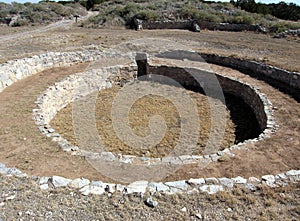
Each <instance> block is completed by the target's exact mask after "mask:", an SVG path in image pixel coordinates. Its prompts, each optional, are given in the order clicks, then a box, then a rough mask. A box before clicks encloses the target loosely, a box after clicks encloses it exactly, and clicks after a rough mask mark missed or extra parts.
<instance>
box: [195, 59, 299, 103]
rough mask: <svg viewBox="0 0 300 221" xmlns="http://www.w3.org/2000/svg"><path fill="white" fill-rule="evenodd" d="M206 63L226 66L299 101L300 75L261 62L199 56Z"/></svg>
mask: <svg viewBox="0 0 300 221" xmlns="http://www.w3.org/2000/svg"><path fill="white" fill-rule="evenodd" d="M200 55H201V57H202V58H203V59H204V60H205V61H206V62H208V63H213V64H217V65H222V66H227V67H231V68H234V69H237V70H239V71H241V72H243V73H246V74H248V75H250V76H252V77H256V78H259V79H262V80H264V81H266V82H267V83H269V84H270V85H272V86H275V87H277V88H279V89H280V90H282V91H283V92H286V93H288V94H290V95H291V96H293V97H294V98H295V99H296V100H297V101H299V100H300V93H299V91H300V73H298V72H291V71H287V70H283V69H280V68H277V67H274V66H271V65H267V64H265V63H262V62H257V61H250V60H242V59H239V58H233V57H224V56H220V55H215V54H203V53H202V54H200Z"/></svg>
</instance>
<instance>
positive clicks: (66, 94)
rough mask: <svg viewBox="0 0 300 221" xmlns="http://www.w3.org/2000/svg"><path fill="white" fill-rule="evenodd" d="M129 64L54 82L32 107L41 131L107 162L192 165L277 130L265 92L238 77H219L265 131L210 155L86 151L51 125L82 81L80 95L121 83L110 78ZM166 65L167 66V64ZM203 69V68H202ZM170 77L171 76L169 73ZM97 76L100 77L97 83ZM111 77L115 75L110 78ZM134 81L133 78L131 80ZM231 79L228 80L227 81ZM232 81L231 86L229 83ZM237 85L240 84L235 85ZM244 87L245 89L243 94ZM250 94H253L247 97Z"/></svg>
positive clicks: (74, 151) (68, 148)
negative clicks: (250, 110)
mask: <svg viewBox="0 0 300 221" xmlns="http://www.w3.org/2000/svg"><path fill="white" fill-rule="evenodd" d="M133 57H134V56H129V57H128V58H129V59H131V60H132V63H131V64H130V68H131V71H134V70H136V68H137V66H136V64H135V60H134V59H133ZM151 65H152V66H151V68H152V69H153V68H154V69H155V68H157V67H163V68H164V67H165V66H154V64H151ZM125 67H126V66H114V67H104V68H100V69H94V70H89V71H87V72H83V73H78V74H76V75H72V76H69V77H67V78H65V79H64V80H63V81H61V82H58V83H56V84H55V85H53V86H51V87H49V88H48V89H47V90H46V91H45V92H44V93H43V94H42V95H41V96H40V97H38V99H37V101H36V104H37V106H38V107H37V108H36V109H34V110H33V112H34V117H33V119H34V120H35V122H36V124H37V125H39V130H40V131H41V133H43V134H44V135H46V136H47V137H49V138H52V140H53V141H55V142H58V145H59V146H60V147H61V148H62V150H63V151H66V152H72V154H73V155H81V156H86V155H88V156H90V157H91V156H92V157H93V158H94V159H96V158H97V159H98V160H102V161H108V162H119V163H125V164H132V165H141V164H144V165H169V164H171V165H182V164H191V163H205V164H206V163H210V162H216V161H218V160H219V158H221V157H222V156H223V155H227V156H230V157H232V156H234V154H233V153H231V151H232V150H240V149H243V148H245V144H247V143H253V142H257V141H259V140H262V139H264V138H266V137H270V136H271V134H272V133H274V132H275V131H276V128H277V127H278V125H276V123H275V119H274V117H273V107H272V104H271V102H270V101H269V100H268V99H267V97H266V95H264V94H262V93H260V92H259V89H257V88H255V87H253V86H251V85H249V84H247V83H244V82H241V81H240V80H239V79H233V78H228V77H226V78H225V77H222V76H219V75H217V76H218V78H221V79H219V80H220V81H221V83H222V84H224V85H226V86H227V87H228V88H230V90H231V91H234V89H235V90H236V91H235V94H238V95H239V96H241V95H242V96H243V99H244V100H245V101H246V103H248V104H249V105H250V106H251V108H252V109H253V110H254V112H255V114H256V116H257V118H258V122H259V124H260V127H261V129H262V133H261V134H260V135H259V137H257V138H254V139H248V140H245V141H243V142H240V143H238V144H236V145H233V146H231V147H230V148H226V149H224V150H222V151H218V152H216V153H212V154H209V155H204V156H198V155H182V156H176V157H171V156H167V157H163V158H150V157H137V156H133V155H122V154H117V155H115V154H113V153H111V152H101V153H93V152H90V151H86V150H83V149H80V148H79V147H78V146H74V145H72V144H71V143H70V142H69V141H67V140H66V139H64V138H63V137H61V135H60V134H58V133H56V131H55V130H54V129H53V128H52V127H51V126H50V121H51V120H52V119H53V118H54V116H55V115H56V113H57V112H58V111H60V110H61V109H62V108H64V107H65V106H67V105H68V104H69V103H70V102H72V101H74V99H77V98H78V95H75V97H74V93H75V91H74V90H75V88H76V87H78V86H79V82H81V83H80V84H83V82H84V84H87V85H89V88H85V90H86V91H82V90H81V91H80V96H84V95H87V94H89V93H91V92H92V91H98V90H101V89H105V88H108V87H111V85H113V84H116V83H118V82H113V81H112V80H109V78H111V76H115V77H119V78H124V76H120V69H122V68H125ZM166 68H167V67H166ZM178 68H179V70H184V69H185V68H189V67H178ZM199 70H200V69H199ZM180 74H181V73H177V72H174V70H172V75H174V76H176V77H177V76H182V75H180ZM168 77H171V78H172V76H168ZM176 77H175V78H174V79H175V80H176V81H178V82H180V83H182V82H186V81H189V78H191V76H188V79H185V78H183V79H177V78H176ZM94 79H97V80H96V81H97V84H95V83H93V82H95V80H94ZM111 79H112V78H111ZM132 80H133V79H132ZM228 82H229V83H228ZM229 84H230V85H229ZM236 84H237V85H238V86H236ZM241 90H244V91H246V93H243V92H242V91H241ZM247 96H251V97H249V98H247Z"/></svg>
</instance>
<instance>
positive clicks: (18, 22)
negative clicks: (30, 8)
mask: <svg viewBox="0 0 300 221" xmlns="http://www.w3.org/2000/svg"><path fill="white" fill-rule="evenodd" d="M28 24H29V22H28V21H27V20H26V19H23V18H18V19H17V20H16V21H15V22H14V23H13V24H12V26H13V27H20V26H26V25H28Z"/></svg>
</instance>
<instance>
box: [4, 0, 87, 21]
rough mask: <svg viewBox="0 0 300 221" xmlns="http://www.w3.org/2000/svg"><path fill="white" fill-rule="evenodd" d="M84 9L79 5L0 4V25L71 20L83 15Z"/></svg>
mask: <svg viewBox="0 0 300 221" xmlns="http://www.w3.org/2000/svg"><path fill="white" fill-rule="evenodd" d="M86 13H87V11H86V9H85V8H84V7H83V6H82V5H80V4H74V3H69V4H65V5H63V4H60V3H56V2H41V3H38V4H33V3H25V4H20V3H16V2H13V3H12V4H6V3H2V2H0V23H2V24H7V25H10V26H24V25H35V24H49V23H52V22H56V21H59V20H61V19H64V18H67V19H70V18H73V17H74V16H75V15H79V16H82V15H85V14H86Z"/></svg>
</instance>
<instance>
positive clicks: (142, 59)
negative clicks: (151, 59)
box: [135, 53, 149, 77]
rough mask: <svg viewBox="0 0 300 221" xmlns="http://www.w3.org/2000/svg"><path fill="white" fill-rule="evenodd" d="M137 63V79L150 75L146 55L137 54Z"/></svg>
mask: <svg viewBox="0 0 300 221" xmlns="http://www.w3.org/2000/svg"><path fill="white" fill-rule="evenodd" d="M135 61H136V63H137V66H138V73H137V77H140V76H143V75H149V65H148V62H147V54H146V53H137V55H136V56H135Z"/></svg>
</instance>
